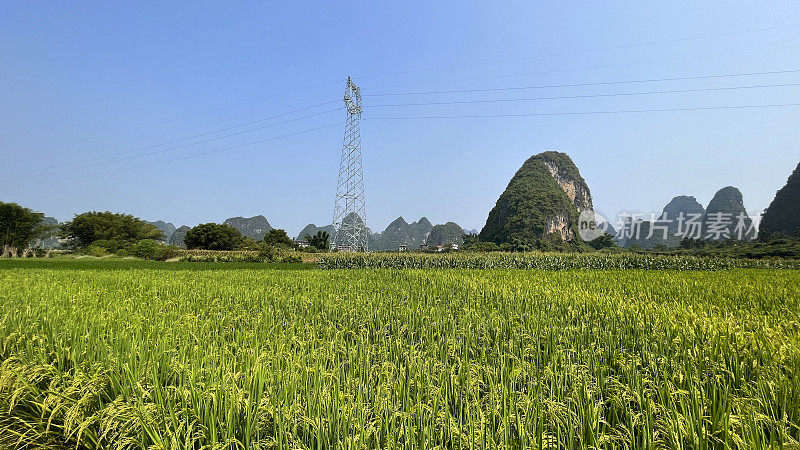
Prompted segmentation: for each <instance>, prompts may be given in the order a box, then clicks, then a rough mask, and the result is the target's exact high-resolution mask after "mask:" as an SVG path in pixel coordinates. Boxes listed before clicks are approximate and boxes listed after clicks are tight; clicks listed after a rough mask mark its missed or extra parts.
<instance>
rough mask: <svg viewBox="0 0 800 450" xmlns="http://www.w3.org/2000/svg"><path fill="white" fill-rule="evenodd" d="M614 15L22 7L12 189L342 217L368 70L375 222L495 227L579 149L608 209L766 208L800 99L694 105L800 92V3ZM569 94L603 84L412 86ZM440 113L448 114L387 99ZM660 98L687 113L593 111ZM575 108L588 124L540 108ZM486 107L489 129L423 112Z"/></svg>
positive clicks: (316, 5) (145, 212)
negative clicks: (673, 202) (348, 84)
mask: <svg viewBox="0 0 800 450" xmlns="http://www.w3.org/2000/svg"><path fill="white" fill-rule="evenodd" d="M608 3H609V2H603V3H601V2H570V3H567V2H529V1H520V2H503V3H502V4H500V3H499V2H392V3H390V2H363V3H357V2H301V3H298V2H271V3H269V4H267V3H257V2H183V3H179V2H17V1H7V0H3V1H0V103H1V104H2V107H0V162H2V163H1V164H0V200H2V201H14V202H18V203H21V204H23V205H26V206H28V207H31V208H34V209H37V210H40V211H43V212H45V213H46V214H48V215H51V216H55V217H57V218H59V219H61V220H65V219H69V218H71V217H72V216H73V214H74V213H78V212H83V211H87V210H111V211H117V212H127V213H131V214H134V215H136V216H139V217H142V218H144V219H148V220H156V219H163V220H167V221H171V222H173V223H175V224H176V225H181V224H188V225H194V224H196V223H198V222H208V221H222V220H224V219H225V218H227V217H231V216H252V215H256V214H263V215H264V216H266V217H267V218H268V219H269V221H270V223H271V224H272V225H273V226H275V227H281V228H286V229H287V230H288V231H289V232H290V234H295V233H297V232H298V231H299V230H300V228H301V227H302V226H304V225H305V224H307V223H309V222H314V223H317V224H318V225H321V224H326V223H329V222H330V220H331V214H332V209H333V198H334V191H335V188H336V176H337V168H338V158H339V155H340V150H341V142H342V134H343V131H344V130H343V126H339V125H334V124H337V123H340V122H342V121H343V120H344V112H343V111H341V110H335V111H330V112H325V111H329V110H331V109H336V108H338V107H339V106H340V100H341V96H342V93H343V90H344V79H345V78H346V77H347V76H348V75H351V76H353V78H354V80H355V81H356V83H358V84H359V85H361V87H362V90H363V93H364V120H363V122H362V137H363V151H364V170H365V178H366V189H367V223H368V225H369V226H370V227H371V228H373V229H374V230H382V229H383V228H384V227H385V226H386V225H387V224H388V223H389V222H390V221H391V220H393V219H394V218H396V217H397V216H399V215H402V216H403V217H405V218H406V219H407V220H408V221H409V222H410V221H412V220H416V219H418V218H419V217H420V216H423V215H424V216H427V217H428V218H429V219H430V220H431V221H432V222H434V223H440V222H444V221H448V220H454V221H456V222H458V223H459V224H461V225H462V226H464V227H467V228H478V229H480V228H481V227H482V226H483V224H484V222H485V220H486V216H487V214H488V212H489V210H490V209H491V207H492V206H493V205H494V202H495V201H496V199H497V197H498V195H499V194H500V193H501V192H502V190H503V189H504V188H505V186H506V184H507V183H508V180H509V179H510V177H511V176H512V175H513V174H514V172H515V171H516V170H517V169H518V168H519V166H520V165H521V164H522V163H523V162H524V161H525V159H527V158H528V157H529V156H531V155H533V154H536V153H539V152H541V151H545V150H557V151H562V152H565V153H567V154H569V155H570V156H571V157H572V159H573V160H574V161H575V163H576V164H577V165H578V167H579V169H580V170H581V173H582V174H583V176H584V178H585V179H586V180H587V182H588V184H589V187H590V189H591V191H592V194H593V197H594V202H595V206H596V209H598V210H599V211H601V212H603V213H605V214H607V215H613V214H615V213H617V212H618V211H621V210H625V211H632V210H640V211H660V209H661V208H662V207H663V206H664V205H665V204H666V203H667V202H668V201H669V200H670V199H671V198H672V197H673V196H676V195H694V196H695V197H697V199H698V200H699V201H700V202H701V203H703V204H704V205H705V204H706V203H707V202H708V201H709V200H710V199H711V197H712V196H713V194H714V192H715V191H716V190H718V189H719V188H722V187H724V186H727V185H734V186H737V187H739V188H740V189H741V191H742V193H743V194H744V199H745V205H746V207H747V208H748V210H760V209H763V208H765V207H766V206H767V205H768V204H769V202H770V201H771V200H772V197H773V196H774V194H775V191H776V190H777V189H779V188H780V187H781V186H783V184H784V182H785V180H786V178H787V177H788V175H789V174H790V173H791V171H792V169H793V168H794V167H795V166H796V165H797V163H798V161H800V127H798V125H797V124H798V123H800V120H799V119H800V107H798V106H784V107H769V108H743V109H707V110H693V111H686V110H682V111H674V109H684V108H697V107H718V106H734V105H768V104H791V103H800V86H785V85H787V84H793V83H794V84H797V83H800V72H786V71H792V70H797V69H800V3H798V2H796V1H782V2H781V1H774V2H731V1H725V2H723V1H706V2H658V3H657V4H656V3H655V2H638V1H636V2H634V1H631V2H619V3H613V4H608ZM643 43H648V44H647V45H639V44H643ZM596 49H606V50H596ZM587 50H596V51H587ZM548 55H549V56H548ZM509 60H510V61H509ZM497 61H505V62H497ZM443 67H444V69H441V68H443ZM437 68H438V69H437ZM432 69H435V70H432ZM778 71H784V73H779V74H775V73H773V74H762V75H748V76H735V77H715V78H694V79H690V80H672V81H658V82H647V83H625V84H605V85H597V83H608V82H617V81H631V80H649V79H657V80H663V79H665V78H692V77H704V76H709V75H714V76H716V75H733V74H749V73H762V72H778ZM564 84H581V85H583V86H571V87H558V88H552V87H551V88H538V89H516V90H503V91H480V92H466V93H465V92H459V93H446V94H444V93H439V94H425V95H409V94H408V93H414V92H417V93H418V92H430V91H443V90H446V91H452V90H462V91H463V90H475V89H480V90H485V89H497V88H511V87H514V88H516V87H532V86H533V87H535V86H551V85H564ZM586 84H595V85H593V86H586ZM775 85H782V86H775ZM752 86H771V87H752ZM720 88H725V89H720ZM728 88H732V89H728ZM698 89H704V90H702V91H698ZM708 89H715V90H708ZM687 90H691V92H674V91H687ZM653 91H658V92H662V93H659V94H637V95H614V96H608V95H607V94H631V93H641V92H653ZM663 91H672V92H669V93H663ZM387 93H398V94H404V95H396V96H378V95H376V94H387ZM576 96H579V97H580V96H582V97H580V98H563V97H576ZM541 97H562V98H557V99H552V98H550V99H541ZM522 98H538V100H525V101H523V100H520V99H522ZM502 99H505V100H513V101H505V102H486V103H453V102H463V101H474V100H502ZM326 102H332V103H329V104H325V103H326ZM432 102H440V103H447V104H444V105H425V106H401V107H392V106H381V105H388V104H408V103H432ZM319 105H322V106H319ZM301 109H305V110H304V111H298V110H301ZM642 109H650V110H652V109H670V110H673V111H660V112H642V113H615V114H583V113H586V112H593V111H594V112H596V111H621V110H642ZM564 112H569V113H575V112H578V113H581V114H557V115H530V114H542V113H547V114H549V113H564ZM312 114H314V115H313V116H311V117H306V116H310V115H312ZM509 114H512V115H513V114H517V115H523V116H518V117H508V115H509ZM276 115H281V116H280V117H277V118H273V119H269V118H270V117H273V116H276ZM475 115H478V116H492V117H477V118H476V117H472V118H464V117H461V118H446V119H445V118H439V119H432V118H421V117H431V116H446V117H453V116H475ZM503 115H505V116H503ZM301 117H305V118H302V119H301ZM388 118H393V119H388ZM397 118H404V119H397ZM407 118H411V119H407ZM294 119H296V120H294ZM287 120H292V121H291V122H286V121H287ZM249 122H252V124H251V125H247V126H242V124H244V123H249ZM278 122H286V123H281V124H277V123H278ZM273 124H275V125H273ZM267 125H272V126H269V127H266V126H267ZM329 125H332V126H329ZM325 126H329V127H327V128H322V129H318V130H316V131H311V132H309V131H308V130H313V129H317V128H320V127H325ZM222 129H229V130H228V131H224V132H217V131H218V130H222ZM236 132H242V133H240V134H238V135H235V136H228V137H222V136H227V135H229V134H232V133H236ZM297 133H299V134H297ZM289 134H294V135H293V136H289V137H285V138H279V139H275V140H272V141H268V140H269V139H273V138H276V137H280V136H286V135H289ZM195 136H199V137H195ZM210 139H213V140H210ZM201 141H206V142H201ZM254 141H265V142H261V143H259V144H254V145H247V146H243V147H239V148H238V149H232V150H226V151H218V150H220V149H223V148H229V147H235V146H239V145H243V144H248V143H251V142H254ZM166 143H171V144H168V145H163V144H166ZM209 152H211V153H209ZM201 153H207V154H206V155H205V156H200V157H195V156H192V155H197V154H201ZM108 155H117V156H115V157H113V158H106V159H98V158H102V157H107V156H108ZM180 158H183V159H180ZM167 160H174V161H172V162H167V163H162V162H163V161H167ZM143 165H146V166H144V167H137V166H143ZM98 173H101V174H100V175H96V174H98Z"/></svg>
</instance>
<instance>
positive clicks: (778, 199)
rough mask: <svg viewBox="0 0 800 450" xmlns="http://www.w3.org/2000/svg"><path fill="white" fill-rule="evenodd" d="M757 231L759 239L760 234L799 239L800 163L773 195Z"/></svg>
mask: <svg viewBox="0 0 800 450" xmlns="http://www.w3.org/2000/svg"><path fill="white" fill-rule="evenodd" d="M759 230H760V231H759V239H760V238H761V234H762V232H766V233H764V234H782V235H784V236H791V237H800V163H798V164H797V167H796V168H795V169H794V172H792V174H791V175H789V179H788V180H786V185H785V186H784V187H782V188H781V189H780V190H779V191H778V192H777V193H776V194H775V198H774V199H773V200H772V203H770V204H769V208H767V211H766V212H765V213H764V216H763V217H762V218H761V224H760V227H759Z"/></svg>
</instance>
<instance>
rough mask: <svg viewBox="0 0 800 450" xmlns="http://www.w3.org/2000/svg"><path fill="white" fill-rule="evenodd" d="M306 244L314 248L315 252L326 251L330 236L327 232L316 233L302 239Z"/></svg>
mask: <svg viewBox="0 0 800 450" xmlns="http://www.w3.org/2000/svg"><path fill="white" fill-rule="evenodd" d="M303 239H305V240H306V241H307V242H308V245H310V246H312V247H314V248H316V249H317V250H327V249H328V247H329V246H330V242H329V241H330V239H331V235H330V234H328V232H327V231H317V234H315V235H313V236H311V235H310V234H307V235H305V237H304V238H303Z"/></svg>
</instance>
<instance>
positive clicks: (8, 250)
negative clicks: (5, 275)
mask: <svg viewBox="0 0 800 450" xmlns="http://www.w3.org/2000/svg"><path fill="white" fill-rule="evenodd" d="M43 218H44V214H42V213H39V212H35V211H32V210H30V209H28V208H25V207H23V206H20V205H18V204H16V203H4V202H0V252H2V253H0V254H2V255H6V254H13V255H16V254H17V253H18V252H19V251H20V250H24V249H27V248H28V247H29V246H30V245H31V243H32V242H33V241H34V240H36V239H37V238H39V237H42V236H43V235H45V234H46V233H47V231H48V230H50V229H52V227H50V226H47V225H44V224H43V223H42V219H43Z"/></svg>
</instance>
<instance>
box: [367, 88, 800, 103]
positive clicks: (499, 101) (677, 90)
mask: <svg viewBox="0 0 800 450" xmlns="http://www.w3.org/2000/svg"><path fill="white" fill-rule="evenodd" d="M789 86H800V83H784V84H762V85H755V86H730V87H718V88H698V89H671V90H661V91H640V92H616V93H611V94H583V95H559V96H551V97H528V98H501V99H489V100H453V101H447V102H425V103H394V104H384V105H369V107H370V108H386V107H400V106H433V105H463V104H472V103H506V102H527V101H536V100H566V99H578V98H599V97H622V96H630V95H652V94H677V93H687V92H714V91H730V90H739V89H758V88H773V87H789Z"/></svg>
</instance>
